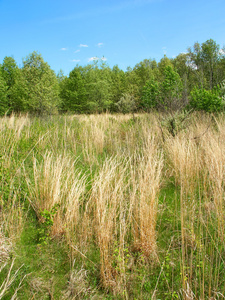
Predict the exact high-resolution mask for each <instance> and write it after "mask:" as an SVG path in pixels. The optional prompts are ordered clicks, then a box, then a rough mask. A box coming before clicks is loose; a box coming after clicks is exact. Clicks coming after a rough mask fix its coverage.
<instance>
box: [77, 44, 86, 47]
mask: <svg viewBox="0 0 225 300" xmlns="http://www.w3.org/2000/svg"><path fill="white" fill-rule="evenodd" d="M79 47H84V48H87V47H88V45H85V44H80V46H79Z"/></svg>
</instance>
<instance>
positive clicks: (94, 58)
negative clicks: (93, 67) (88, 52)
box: [88, 56, 99, 62]
mask: <svg viewBox="0 0 225 300" xmlns="http://www.w3.org/2000/svg"><path fill="white" fill-rule="evenodd" d="M98 59H99V58H98V57H97V56H93V57H90V58H89V59H88V61H89V62H90V61H94V60H98Z"/></svg>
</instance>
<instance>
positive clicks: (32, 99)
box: [22, 52, 59, 115]
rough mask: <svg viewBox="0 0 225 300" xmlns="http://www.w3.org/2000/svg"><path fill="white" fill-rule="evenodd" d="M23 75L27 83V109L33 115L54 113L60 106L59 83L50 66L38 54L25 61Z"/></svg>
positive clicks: (34, 53) (33, 54)
mask: <svg viewBox="0 0 225 300" xmlns="http://www.w3.org/2000/svg"><path fill="white" fill-rule="evenodd" d="M22 74H23V78H24V81H25V83H26V86H25V87H26V89H25V93H24V94H25V101H26V108H27V110H28V111H30V112H32V113H36V114H38V115H43V114H44V113H48V114H49V113H53V112H54V111H56V109H57V106H58V105H59V96H58V94H59V91H58V81H57V78H56V75H55V73H54V72H53V71H52V70H51V69H50V66H49V65H48V64H47V63H46V62H44V60H43V58H42V56H41V55H40V54H38V53H37V52H33V53H31V54H30V55H29V56H27V57H26V59H25V60H24V61H23V69H22Z"/></svg>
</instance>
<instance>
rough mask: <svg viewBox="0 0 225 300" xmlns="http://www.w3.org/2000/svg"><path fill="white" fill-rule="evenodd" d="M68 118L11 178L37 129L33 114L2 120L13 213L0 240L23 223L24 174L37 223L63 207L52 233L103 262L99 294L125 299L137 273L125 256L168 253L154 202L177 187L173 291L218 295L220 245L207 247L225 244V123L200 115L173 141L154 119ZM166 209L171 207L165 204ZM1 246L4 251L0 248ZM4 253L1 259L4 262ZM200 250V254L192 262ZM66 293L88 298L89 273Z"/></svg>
mask: <svg viewBox="0 0 225 300" xmlns="http://www.w3.org/2000/svg"><path fill="white" fill-rule="evenodd" d="M62 120H63V122H64V123H63V125H62V124H61V125H59V124H56V125H55V126H54V127H52V128H51V129H49V130H48V131H47V132H42V131H40V133H37V136H38V140H37V142H36V143H35V147H36V148H38V149H39V152H38V151H34V148H35V147H34V146H32V148H30V149H28V152H27V153H28V154H27V155H25V159H24V158H23V160H22V162H20V167H19V168H17V169H16V171H15V170H14V173H11V168H12V163H13V160H12V157H13V156H14V155H15V153H16V151H17V145H18V141H20V138H21V137H22V136H25V137H26V138H30V137H31V136H32V134H33V133H34V132H32V131H31V129H30V127H31V120H30V119H29V117H28V116H25V117H22V116H21V117H19V118H17V117H15V116H14V115H12V116H11V117H10V118H3V119H2V122H1V124H0V135H1V136H0V137H1V145H4V144H5V147H4V149H3V151H2V158H3V159H2V162H1V163H2V169H4V172H5V170H7V172H8V173H9V175H7V176H9V178H8V179H7V180H9V183H10V184H9V187H10V193H9V195H10V196H9V199H8V203H9V205H10V206H11V208H12V209H11V210H7V209H5V207H4V211H2V212H1V222H2V224H3V225H4V226H3V227H2V228H3V229H2V231H3V235H1V236H0V237H4V236H5V235H4V233H6V232H7V233H8V235H9V237H10V241H11V240H13V239H14V238H16V236H19V235H20V232H21V231H22V228H23V219H24V216H23V213H22V209H21V206H20V200H21V199H20V200H19V197H20V195H19V191H18V192H16V191H15V179H16V180H17V188H18V182H20V180H21V178H22V177H23V176H25V179H26V184H27V188H28V194H27V195H26V197H28V198H29V201H30V204H31V205H32V207H33V209H34V210H35V212H36V215H37V216H38V218H39V221H40V222H45V219H44V217H43V214H42V212H43V211H45V210H47V211H49V212H51V210H52V209H53V208H54V207H57V213H56V214H54V216H53V225H52V226H51V236H52V237H56V236H62V235H64V236H65V238H66V241H67V242H68V244H69V245H70V246H71V249H73V251H71V253H72V256H76V255H77V256H79V257H80V259H82V260H83V263H85V262H87V261H88V263H91V264H92V265H94V266H95V267H96V265H97V267H96V268H97V269H99V276H100V281H101V286H102V287H104V288H105V289H106V290H107V291H109V290H110V291H112V292H113V293H114V294H115V295H117V294H120V295H123V298H124V299H129V291H128V285H129V284H128V281H129V278H131V277H132V276H131V275H130V274H129V272H128V269H129V270H130V269H132V266H131V267H130V266H129V268H128V264H129V262H128V260H129V259H128V258H129V257H131V256H132V255H134V256H135V255H136V256H138V254H137V253H139V254H141V256H142V257H144V258H146V259H145V260H144V262H143V264H146V265H147V264H148V263H149V262H150V261H154V262H155V264H157V263H158V261H159V260H158V254H159V252H160V251H161V250H162V249H158V246H157V244H159V241H158V233H157V230H156V225H157V221H158V216H159V214H161V213H162V211H161V210H159V207H158V198H159V195H160V192H161V189H163V188H164V187H165V186H166V185H167V184H168V182H172V181H173V180H174V181H175V186H174V187H173V188H174V190H175V198H174V201H175V205H174V207H175V211H173V212H172V213H173V214H174V215H175V217H176V218H177V219H176V221H174V228H173V233H171V236H172V234H174V232H176V234H177V236H178V238H177V240H178V241H177V245H178V246H177V247H180V250H181V251H180V253H179V260H180V273H181V275H180V283H181V284H180V287H179V290H177V294H179V297H181V298H182V297H183V298H182V299H192V298H193V299H195V297H196V299H200V298H201V299H204V297H205V295H211V296H212V290H213V289H214V290H216V289H217V284H218V278H219V276H220V275H219V273H217V274H215V273H214V270H213V268H214V265H213V264H214V263H215V261H216V264H219V262H223V258H221V257H220V250H219V248H218V247H217V246H215V247H214V246H211V248H210V250H209V246H208V244H209V241H211V243H212V245H216V243H218V241H219V242H220V243H221V244H222V245H224V225H225V224H224V222H225V203H224V199H225V198H224V197H225V186H224V182H225V167H224V166H225V151H224V149H225V129H224V128H225V121H224V117H221V116H218V117H215V116H213V117H212V116H208V115H206V116H200V115H199V114H194V115H193V116H192V118H191V120H190V122H189V125H188V127H187V128H186V129H185V130H181V131H180V132H178V134H177V135H176V136H175V137H173V136H172V135H170V134H169V131H168V130H167V128H164V127H163V126H162V125H161V124H160V123H159V118H157V117H156V115H154V114H149V115H136V116H135V119H133V116H132V115H110V114H104V115H91V116H83V115H81V116H69V117H65V118H64V119H62ZM77 124H79V128H78V129H76V126H77ZM28 155H30V156H33V166H32V172H31V168H30V167H29V165H26V159H27V157H28ZM21 166H23V170H24V172H22V171H21ZM8 173H7V174H8ZM4 184H5V183H4ZM4 184H3V183H1V187H2V188H3V187H5V185H4ZM0 197H1V202H2V203H3V200H2V199H3V196H2V195H1V194H0ZM164 202H165V203H164V205H169V204H167V202H166V199H165V201H164ZM8 207H9V206H8ZM173 217H174V216H173ZM212 229H213V234H212ZM0 243H1V240H0ZM93 247H95V248H96V249H98V251H99V258H97V259H99V261H95V262H93V261H91V259H90V256H89V254H90V252H91V251H92V249H93ZM171 247H172V246H171ZM1 249H3V250H2V251H3V252H4V247H3V248H2V247H1V245H0V251H1ZM5 251H6V252H4V253H5V254H4V253H3V252H2V253H3V256H4V255H7V249H6V248H5ZM207 251H208V252H207ZM196 252H197V253H198V257H197V258H196V257H195V258H194V256H195V255H196ZM133 253H135V254H133ZM210 255H211V256H212V258H211V257H210ZM131 258H132V257H131ZM148 258H151V260H150V259H148ZM95 259H96V258H95ZM196 260H197V261H196ZM131 261H132V260H131ZM209 262H210V263H209ZM206 263H208V265H207V266H208V267H207V268H208V269H207V272H208V273H207V274H208V275H207V276H208V277H207V276H206V270H205V269H204V264H206ZM132 264H134V258H133V261H132V263H131V265H132ZM200 264H201V266H202V265H203V267H202V268H200V267H199V265H200ZM160 274H161V273H160ZM196 274H198V278H197V279H196V280H195V281H194V280H193V278H194V277H195V276H197V275H196ZM159 277H160V276H159ZM76 280H77V282H79V284H78V285H77V284H76V282H75V281H76ZM143 281H144V279H143ZM205 282H207V284H208V286H206V283H205ZM168 289H169V288H168ZM171 290H172V288H171ZM67 292H68V295H70V296H71V297H72V296H73V295H72V294H74V295H76V294H83V295H88V293H89V292H88V284H87V280H86V271H85V270H84V269H82V270H80V271H79V270H78V271H76V272H73V274H72V273H71V286H70V287H69V290H68V291H67ZM156 292H157V291H154V293H153V294H154V295H155V293H156ZM197 294H198V295H200V296H199V297H200V298H197V296H195V295H197Z"/></svg>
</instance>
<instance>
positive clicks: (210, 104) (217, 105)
mask: <svg viewBox="0 0 225 300" xmlns="http://www.w3.org/2000/svg"><path fill="white" fill-rule="evenodd" d="M220 94H221V91H220V89H219V87H216V88H214V89H212V90H206V89H198V88H196V87H195V88H194V90H193V91H192V92H191V100H190V103H189V104H190V106H191V108H193V109H195V110H204V111H206V112H216V111H221V110H222V108H223V106H224V103H223V99H222V97H221V96H220Z"/></svg>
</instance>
